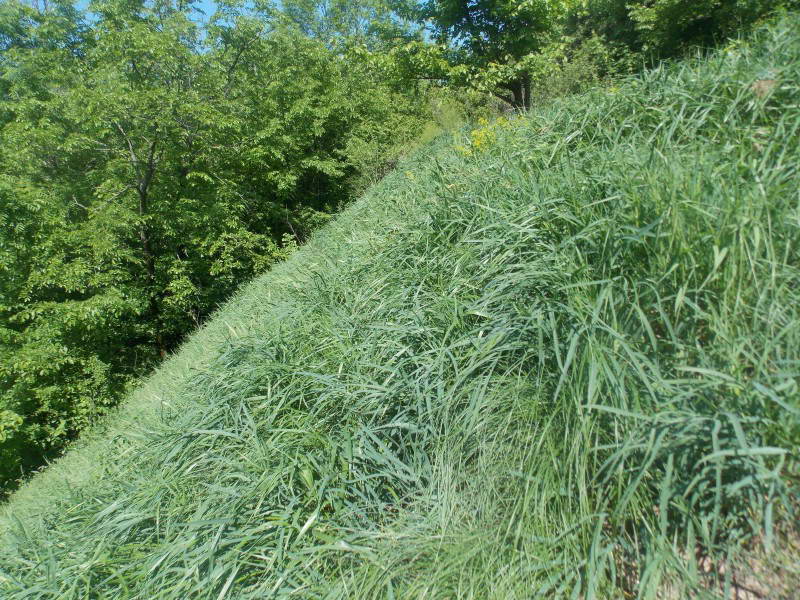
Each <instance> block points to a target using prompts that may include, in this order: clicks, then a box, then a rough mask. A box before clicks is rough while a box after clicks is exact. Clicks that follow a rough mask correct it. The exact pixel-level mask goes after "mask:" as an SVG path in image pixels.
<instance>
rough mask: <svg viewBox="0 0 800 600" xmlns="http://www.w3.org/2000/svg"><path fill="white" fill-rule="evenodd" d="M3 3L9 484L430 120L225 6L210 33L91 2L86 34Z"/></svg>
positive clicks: (77, 23) (1, 248) (66, 10)
mask: <svg viewBox="0 0 800 600" xmlns="http://www.w3.org/2000/svg"><path fill="white" fill-rule="evenodd" d="M3 6H4V8H3V11H4V12H3V18H2V23H3V26H2V27H1V28H0V31H2V32H10V33H4V34H3V35H4V37H3V38H2V39H3V40H4V43H5V46H6V48H5V50H4V52H3V54H2V83H1V85H2V86H3V87H2V89H3V90H4V93H3V96H2V100H1V101H0V114H2V115H4V117H3V127H2V129H1V130H0V142H1V143H2V145H1V147H0V202H2V204H3V215H2V219H3V224H4V225H5V226H4V227H3V231H2V232H0V258H2V261H1V262H0V264H2V267H0V268H1V269H2V277H3V281H2V283H0V356H1V357H2V364H1V365H0V411H2V412H1V413H0V414H2V415H3V421H2V428H3V429H2V431H3V434H2V439H0V449H2V452H3V453H4V454H3V458H4V460H3V463H2V467H0V485H1V484H2V483H3V482H6V481H8V480H10V479H15V478H17V477H18V476H19V475H20V473H21V472H24V471H27V470H30V469H31V468H33V467H35V466H38V465H39V464H41V463H42V461H43V459H46V458H48V457H50V456H52V455H53V454H54V453H57V452H58V451H59V450H60V449H61V448H62V447H63V446H64V444H65V443H66V442H67V441H69V440H70V439H72V438H74V437H75V435H76V434H77V433H78V432H80V431H82V430H84V429H86V428H87V427H88V426H89V425H90V424H91V423H93V422H95V421H96V419H97V417H98V416H100V415H102V414H104V413H105V412H107V411H108V409H109V408H110V407H111V406H113V405H114V404H115V403H116V402H117V400H118V399H119V398H120V397H121V395H122V394H123V393H124V392H125V390H126V389H127V388H128V387H129V386H130V384H131V383H132V382H134V381H136V379H137V378H138V377H139V376H140V375H141V374H142V373H144V372H146V371H147V369H149V368H150V367H152V365H153V364H155V363H156V362H157V361H158V360H160V359H161V358H162V357H164V356H165V355H166V354H167V353H169V352H171V351H172V350H173V349H175V348H176V347H177V345H178V344H179V343H180V341H181V340H182V338H183V336H184V335H185V334H186V333H187V332H188V331H190V330H191V329H193V328H195V327H197V326H198V325H199V324H200V323H202V322H203V320H204V319H205V318H206V316H207V315H208V314H210V313H211V312H213V311H214V310H215V309H216V307H217V306H218V305H219V304H220V303H221V302H222V301H223V300H224V299H225V298H226V297H227V296H228V295H229V294H230V293H231V292H232V291H233V290H234V289H236V287H237V286H238V285H239V284H240V282H242V281H245V280H247V279H249V278H250V277H252V276H253V275H254V274H257V273H260V272H263V271H264V270H266V269H267V268H268V267H269V266H270V265H272V264H274V263H275V262H276V261H279V260H283V259H284V258H286V257H287V256H288V255H289V254H290V253H291V252H292V251H293V250H294V248H295V247H296V246H297V244H298V243H301V242H303V241H304V240H305V238H306V237H307V236H308V234H309V233H310V231H312V230H313V229H315V228H316V227H318V226H319V225H321V224H323V223H325V222H326V221H327V220H328V219H329V216H330V214H331V213H332V212H334V211H335V210H337V209H338V208H339V207H340V206H341V205H343V204H344V203H345V202H346V201H347V200H348V199H349V198H350V197H352V195H353V193H355V191H356V189H355V187H354V183H353V180H354V178H355V177H357V175H358V173H359V171H360V170H367V169H369V168H376V169H377V168H378V167H377V165H379V164H382V163H383V162H385V161H386V160H395V159H396V157H394V156H393V157H391V158H387V157H386V156H385V155H387V154H389V153H390V150H392V149H393V148H394V147H395V146H396V145H398V144H402V143H406V142H407V141H408V140H409V139H410V138H412V137H413V136H414V135H416V133H417V132H419V131H420V130H421V128H422V127H423V125H424V122H425V117H426V114H428V112H429V108H428V106H427V101H426V99H425V96H424V94H417V93H406V92H404V91H402V90H399V89H398V88H396V87H392V86H390V85H389V84H387V83H384V82H383V80H382V79H381V77H380V76H381V73H380V71H379V70H378V69H376V68H375V67H374V65H373V64H371V63H370V62H369V61H365V60H359V59H358V56H356V55H353V54H341V53H337V52H335V51H333V50H332V49H331V48H329V47H328V46H327V45H326V44H325V42H324V41H322V40H318V39H313V38H310V37H308V36H305V35H303V34H302V33H300V32H299V31H298V30H297V29H296V28H294V27H289V26H286V24H285V23H284V22H283V21H282V20H281V19H279V18H277V17H276V18H274V19H272V20H270V19H268V18H267V17H268V15H267V16H265V15H264V14H256V13H253V12H251V11H249V10H246V9H244V8H241V7H238V6H237V5H235V4H230V3H229V4H227V5H225V6H224V7H223V9H222V10H221V11H220V12H219V13H218V14H217V15H216V16H215V17H214V18H212V19H211V21H210V22H209V24H208V26H207V27H204V28H201V27H200V26H199V25H198V24H197V22H196V21H195V20H194V19H193V15H192V13H191V7H190V5H187V4H186V3H176V4H172V3H169V2H155V3H146V2H130V3H119V2H111V1H99V0H98V1H97V2H95V3H94V4H93V5H92V10H93V11H94V13H93V14H94V17H93V19H94V20H93V21H92V23H91V27H90V28H89V27H88V26H87V25H86V24H85V23H84V21H83V20H82V19H83V15H82V14H81V13H79V12H78V11H76V10H75V9H73V8H72V7H71V5H69V4H66V3H65V4H58V5H57V10H55V9H54V10H53V11H48V12H46V13H39V12H36V11H33V10H31V9H29V8H26V7H24V6H22V5H20V4H18V3H8V4H4V5H3ZM70 19H72V20H71V21H70ZM358 144H371V145H372V155H371V157H370V159H369V161H368V160H366V159H363V158H362V159H360V160H359V161H355V160H353V158H352V157H351V156H349V152H350V151H351V149H352V148H353V147H355V146H357V145H358Z"/></svg>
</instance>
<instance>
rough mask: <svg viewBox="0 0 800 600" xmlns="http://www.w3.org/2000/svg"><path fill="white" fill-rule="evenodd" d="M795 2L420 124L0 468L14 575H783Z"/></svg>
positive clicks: (69, 579)
mask: <svg viewBox="0 0 800 600" xmlns="http://www.w3.org/2000/svg"><path fill="white" fill-rule="evenodd" d="M797 31H800V20H799V19H798V18H797V17H795V16H792V17H788V18H785V19H784V20H783V21H781V22H780V23H778V24H776V25H773V26H771V27H770V28H768V29H766V30H763V31H762V32H761V33H760V34H759V35H758V36H757V38H754V39H753V40H751V41H750V42H748V43H741V44H738V45H736V47H731V48H729V49H727V50H725V51H722V52H720V53H718V54H716V55H714V56H712V57H711V58H709V59H707V60H705V61H703V62H700V63H697V64H689V63H684V64H678V65H671V66H664V67H661V68H659V69H656V70H654V71H651V72H649V73H647V74H645V75H644V76H642V77H640V78H637V79H633V80H630V81H628V82H626V83H624V84H623V85H621V86H620V87H619V88H618V89H614V90H611V91H596V92H592V93H589V94H585V95H582V96H579V97H576V98H574V99H569V100H564V101H560V102H558V103H557V104H554V105H552V106H551V107H550V108H548V109H545V110H542V111H539V112H536V113H534V114H531V115H528V116H525V117H518V118H514V119H511V120H505V121H503V122H498V123H496V124H494V125H488V124H487V125H484V126H482V127H479V128H478V129H477V130H476V131H474V132H472V133H467V134H464V135H463V136H462V138H463V139H454V140H448V141H440V142H438V145H436V146H434V147H431V148H430V149H427V150H424V151H422V152H419V153H418V154H417V155H416V158H415V159H413V160H411V161H408V162H407V163H406V164H404V165H402V166H400V168H398V169H397V170H396V171H395V172H393V173H392V174H390V175H389V176H387V177H386V178H385V179H384V180H383V181H382V182H381V184H380V185H379V186H378V187H376V188H374V189H373V190H372V191H371V192H370V193H369V194H368V195H367V196H366V197H365V198H364V199H362V200H361V201H360V202H358V203H356V204H355V205H354V206H353V207H351V208H350V209H348V210H347V211H346V212H345V213H344V214H342V215H341V216H340V217H338V218H337V219H336V220H335V221H334V222H333V223H332V224H330V225H329V226H327V227H326V228H325V229H324V230H323V231H322V232H320V233H319V234H318V235H317V236H316V237H314V239H313V240H312V241H311V242H310V243H309V244H308V245H307V246H306V247H304V248H302V249H300V250H299V251H297V252H296V253H295V254H294V255H293V256H292V257H291V258H290V259H289V261H287V262H286V263H285V264H283V265H280V266H278V267H276V268H275V269H274V270H273V271H272V272H271V273H269V274H267V275H266V276H264V277H262V278H260V279H259V280H257V281H255V282H253V283H252V284H251V285H249V286H248V287H246V288H245V289H244V290H243V291H242V292H241V293H240V294H239V296H238V297H237V298H236V299H234V300H233V301H232V302H231V303H230V304H229V305H228V306H227V307H226V308H225V309H224V310H223V311H221V313H220V314H218V315H217V316H216V318H215V319H214V320H213V322H212V323H210V324H209V325H208V326H207V327H206V328H205V329H204V330H203V331H201V332H200V333H199V334H198V335H197V336H196V337H195V338H193V339H192V340H191V341H190V342H189V343H188V344H187V346H186V348H184V350H183V352H182V353H181V354H180V355H179V356H178V357H176V358H175V359H173V360H172V361H171V362H170V363H168V364H167V365H166V366H165V368H164V369H163V370H162V371H160V372H159V373H158V374H156V376H155V377H154V378H153V379H152V380H151V381H150V382H149V383H148V384H147V385H146V386H145V387H144V388H143V389H142V390H140V391H139V392H138V393H137V394H136V395H135V396H134V398H133V399H132V400H131V401H130V402H129V403H128V405H127V406H126V407H125V408H124V409H123V411H122V412H121V413H120V414H119V415H118V416H117V417H116V420H114V421H113V422H111V423H110V424H109V425H108V427H107V428H106V430H105V431H98V432H97V433H96V434H95V435H94V437H92V438H89V439H87V440H86V441H85V442H84V443H83V447H81V448H78V449H76V450H74V451H73V452H71V453H70V454H69V455H68V456H66V457H65V458H64V459H62V460H61V461H60V462H59V463H57V464H56V465H54V466H53V467H51V468H50V470H49V471H48V472H46V473H44V474H43V475H41V476H39V477H37V478H36V479H35V480H33V481H32V482H31V483H29V484H28V485H27V486H26V487H25V488H23V489H22V490H21V491H20V492H18V493H17V494H16V495H15V497H14V498H12V500H11V502H10V503H9V504H8V505H7V506H6V508H5V516H4V517H3V519H2V520H0V527H2V531H3V538H2V546H1V547H0V590H1V591H2V592H3V594H4V597H7V598H54V599H55V598H59V599H61V598H106V597H124V598H141V599H148V600H149V599H156V598H226V597H230V598H270V597H287V596H292V597H300V598H337V597H348V598H359V599H363V598H442V599H444V598H531V597H535V598H549V597H552V598H562V597H563V598H587V599H588V598H624V597H639V598H663V597H675V598H683V597H697V598H714V597H726V598H727V597H730V596H731V593H732V591H733V590H738V591H742V590H743V589H744V588H745V587H747V588H748V589H749V590H751V592H752V593H760V594H769V595H770V597H776V598H780V597H786V598H789V597H791V593H793V591H794V590H796V589H797V582H798V581H800V572H798V566H797V561H796V560H792V559H791V554H788V556H789V558H788V559H787V558H786V557H787V552H789V553H790V552H792V550H791V548H792V547H796V539H797V538H796V533H795V532H793V531H792V529H791V524H792V523H793V522H795V520H796V518H797V513H796V511H797V506H796V498H797V493H798V483H799V482H800V479H799V477H800V471H799V470H798V454H797V448H798V443H800V402H799V401H798V397H799V396H800V394H798V378H799V377H800V314H798V311H800V308H799V307H800V261H798V243H800V198H799V197H798V189H797V181H798V175H799V174H798V166H800V160H799V159H800V105H798V98H800V36H798V35H797V33H796V32H797ZM476 132H477V133H476ZM792 544H795V546H792ZM787 548H788V550H787ZM748 593H750V592H748Z"/></svg>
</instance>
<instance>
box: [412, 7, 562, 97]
mask: <svg viewBox="0 0 800 600" xmlns="http://www.w3.org/2000/svg"><path fill="white" fill-rule="evenodd" d="M569 4H570V3H569V2H568V0H470V1H467V0H426V1H425V2H423V3H422V4H421V5H420V8H419V9H418V11H417V18H419V19H421V20H422V21H423V22H426V23H428V24H429V26H430V28H431V31H432V33H433V36H434V38H435V39H436V40H437V41H439V42H441V43H445V44H447V45H448V46H449V47H450V48H451V49H452V52H453V59H454V62H455V63H457V64H461V65H465V66H467V67H468V68H469V69H470V70H471V71H472V74H473V75H474V74H475V73H476V72H477V73H480V72H482V71H487V70H491V69H495V70H496V72H495V75H498V76H497V77H496V81H495V83H496V87H495V88H494V89H493V91H494V93H495V94H496V95H497V96H499V97H500V98H501V99H503V100H505V101H506V102H508V103H509V104H511V105H512V106H514V107H516V108H529V107H530V98H531V74H530V69H529V66H528V65H527V64H526V59H527V58H528V57H530V56H531V55H534V54H535V53H537V52H538V51H540V50H541V49H542V48H544V47H545V46H546V45H547V43H548V42H549V41H550V40H551V39H552V37H553V36H554V35H555V33H556V31H557V25H558V23H559V22H560V19H562V18H563V16H564V15H565V13H566V9H567V6H568V5H569ZM498 67H499V68H498ZM498 88H499V89H498Z"/></svg>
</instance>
